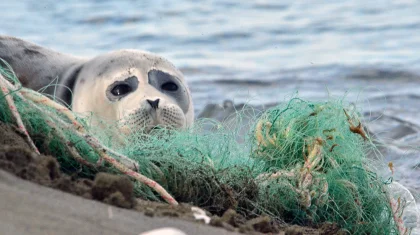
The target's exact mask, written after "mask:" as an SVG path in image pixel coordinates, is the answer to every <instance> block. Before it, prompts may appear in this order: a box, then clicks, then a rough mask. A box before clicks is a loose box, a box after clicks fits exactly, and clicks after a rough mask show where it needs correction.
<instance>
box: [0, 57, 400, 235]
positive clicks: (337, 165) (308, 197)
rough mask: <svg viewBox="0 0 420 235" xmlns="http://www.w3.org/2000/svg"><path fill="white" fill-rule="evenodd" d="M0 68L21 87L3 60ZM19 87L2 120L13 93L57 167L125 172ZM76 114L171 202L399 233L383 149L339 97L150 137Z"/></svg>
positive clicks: (1, 109) (147, 192)
mask: <svg viewBox="0 0 420 235" xmlns="http://www.w3.org/2000/svg"><path fill="white" fill-rule="evenodd" d="M0 73H1V74H2V75H3V76H4V77H5V78H7V79H8V80H9V81H12V82H13V83H14V84H18V85H17V86H18V87H20V85H19V82H18V80H17V79H16V76H15V75H14V73H13V72H12V71H11V69H10V68H9V67H8V66H7V65H6V64H4V65H3V66H2V67H1V70H0ZM20 89H24V88H19V89H17V90H14V91H9V92H5V91H3V92H2V94H1V96H0V121H2V122H4V123H11V124H14V119H13V117H12V113H11V112H10V109H9V108H8V103H7V102H6V100H5V97H6V96H7V95H9V96H13V99H14V101H15V105H16V108H17V110H18V111H19V113H20V115H21V117H22V120H23V123H24V125H25V126H26V128H27V130H28V132H29V134H30V137H31V138H32V140H33V141H34V143H35V145H36V147H37V148H38V149H39V150H40V152H41V153H44V154H49V155H52V156H55V157H56V158H57V160H58V161H59V163H60V165H61V168H62V170H63V171H64V172H67V173H71V174H75V173H77V174H78V175H79V176H80V177H89V178H93V177H94V175H95V174H96V173H97V172H101V171H106V172H111V173H115V174H122V172H121V170H119V169H117V168H116V167H115V166H113V165H112V164H109V162H106V161H102V159H101V157H100V151H99V150H98V149H95V148H93V147H92V146H91V145H89V144H88V143H87V141H86V138H82V136H80V135H78V134H76V131H75V129H74V128H70V127H69V126H71V125H70V124H71V122H72V121H71V120H70V119H69V118H68V117H67V116H66V115H63V114H62V113H60V112H58V111H57V110H56V109H53V108H51V107H49V106H46V105H42V104H39V103H38V104H36V105H34V104H35V103H33V102H32V101H28V100H25V99H23V98H22V97H21V96H19V95H18V93H19V90H20ZM37 107H38V108H37ZM245 116H246V118H245ZM245 119H247V120H248V119H251V120H252V121H251V122H245V121H242V120H245ZM77 120H78V121H79V122H80V123H82V124H83V126H84V128H85V129H86V130H87V133H88V135H92V136H96V137H97V138H98V139H99V140H100V142H101V143H102V144H103V145H105V146H107V148H109V149H112V150H114V151H115V152H117V153H120V154H123V155H125V156H128V157H129V160H130V161H128V163H127V162H126V163H125V164H126V165H130V164H133V162H134V163H135V164H134V165H133V167H134V168H135V170H136V171H138V172H140V173H141V174H142V175H144V176H146V177H148V178H150V179H153V180H154V181H156V182H157V183H159V184H160V185H161V186H162V187H163V188H164V189H166V190H167V192H168V193H169V194H171V195H172V196H173V197H174V198H175V199H176V200H177V201H178V202H186V203H191V204H193V205H196V206H200V207H202V208H205V209H207V210H209V211H210V212H212V213H215V214H222V213H223V212H224V211H226V210H227V209H234V210H236V211H237V212H238V213H240V214H242V215H244V216H246V217H247V218H253V217H256V216H258V215H262V214H266V215H269V216H271V217H272V218H273V219H276V220H278V221H281V222H287V223H291V224H299V225H310V226H316V225H319V224H322V223H324V222H332V223H337V224H338V225H339V226H340V227H341V228H343V229H346V230H348V231H349V232H350V233H351V234H397V233H398V232H397V228H396V224H395V223H394V222H393V221H394V220H393V213H392V210H391V207H390V205H389V201H388V199H387V195H386V192H385V189H384V187H385V185H386V182H384V180H383V179H381V178H380V177H379V176H378V170H379V168H382V167H384V166H383V164H381V163H380V162H381V159H380V155H379V154H375V153H376V152H377V151H376V148H375V146H374V145H373V144H372V142H371V141H370V138H369V136H368V135H367V134H366V133H365V131H364V129H363V126H362V125H361V124H360V114H359V112H358V110H357V109H356V108H355V107H354V106H352V105H350V104H348V103H346V102H345V100H342V99H330V100H328V101H325V102H311V101H306V100H303V99H300V98H298V97H294V98H292V99H290V100H289V101H287V102H284V103H282V104H280V105H278V106H276V107H274V108H271V109H270V110H267V111H265V112H264V113H261V114H254V113H252V112H251V114H250V113H249V112H241V111H239V112H238V113H237V114H236V116H235V118H234V119H233V121H232V120H231V121H230V122H217V121H214V120H208V119H202V120H197V121H196V123H195V124H194V126H193V127H192V128H190V129H188V130H168V129H156V130H153V132H152V133H148V134H146V133H143V132H142V131H137V132H135V133H132V134H130V135H122V134H118V129H117V128H116V124H115V123H108V122H105V121H103V120H100V119H98V118H97V117H93V116H89V117H86V116H84V117H78V118H77ZM92 122H95V123H96V124H95V125H89V123H92ZM232 123H234V124H235V125H232ZM359 124H360V125H359ZM104 127H106V128H104ZM244 130H246V131H245V133H244ZM85 137H86V136H85ZM69 146H70V147H72V148H75V149H76V150H77V152H78V154H79V156H80V157H81V158H82V159H77V158H75V155H74V154H72V153H71V151H69V149H71V148H70V147H69ZM372 153H373V154H372ZM369 156H370V157H369ZM114 157H115V158H116V159H117V160H119V161H122V162H124V161H127V159H121V158H118V156H114ZM135 192H136V195H137V196H138V197H140V198H144V199H148V200H154V201H161V200H162V198H161V197H160V196H159V194H157V193H156V191H154V190H152V189H151V188H150V187H148V185H146V184H143V183H139V182H136V183H135Z"/></svg>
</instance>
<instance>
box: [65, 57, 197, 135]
mask: <svg viewBox="0 0 420 235" xmlns="http://www.w3.org/2000/svg"><path fill="white" fill-rule="evenodd" d="M72 107H73V111H75V112H79V113H85V112H92V113H94V114H95V115H98V116H99V117H101V118H105V119H108V120H111V121H114V120H116V121H118V122H119V124H120V128H121V130H122V131H124V132H128V133H129V132H130V131H131V130H136V129H144V130H146V131H150V130H151V129H153V128H154V127H157V126H162V127H173V128H183V127H188V126H190V125H191V124H192V122H193V118H194V116H193V115H194V112H193V106H192V100H191V95H190V92H189V89H188V87H187V85H186V83H185V81H184V78H183V75H182V73H181V72H180V71H179V70H177V69H176V68H175V67H174V66H173V65H172V64H171V63H169V62H168V61H167V60H165V59H163V58H162V57H158V56H156V55H153V54H150V53H146V52H142V51H136V50H123V51H117V52H112V53H109V54H105V55H102V56H99V57H96V58H94V59H92V60H91V61H88V62H86V63H85V64H84V65H83V68H82V69H81V71H80V74H79V75H78V79H77V81H76V84H75V87H74V91H73V105H72Z"/></svg>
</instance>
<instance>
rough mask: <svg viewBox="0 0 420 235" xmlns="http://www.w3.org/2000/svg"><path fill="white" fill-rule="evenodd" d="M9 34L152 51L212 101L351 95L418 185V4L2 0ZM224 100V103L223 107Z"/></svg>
mask: <svg viewBox="0 0 420 235" xmlns="http://www.w3.org/2000/svg"><path fill="white" fill-rule="evenodd" d="M0 9H1V11H2V13H1V21H0V34H7V35H12V36H16V37H21V38H23V39H26V40H30V41H32V42H35V43H37V44H40V45H43V46H47V47H50V48H53V49H55V50H58V51H61V52H65V53H71V54H75V55H80V56H95V55H97V54H99V53H103V52H107V51H110V50H115V49H122V48H135V49H142V50H147V51H151V52H154V53H157V54H160V55H163V56H164V57H167V58H168V59H169V60H170V61H172V62H173V63H174V64H175V65H176V66H177V67H178V68H180V69H181V70H182V71H183V72H184V74H185V76H186V79H187V81H188V83H189V85H190V88H191V90H192V94H193V100H194V105H195V108H196V113H197V115H198V114H199V113H201V111H202V110H203V109H204V108H205V106H206V105H207V104H210V103H212V104H220V105H222V103H223V101H225V100H232V101H233V102H234V104H240V103H248V104H251V105H270V104H274V103H277V102H281V101H284V100H285V99H287V97H290V96H292V95H293V94H295V93H296V92H299V95H300V96H301V97H303V98H307V99H312V100H322V99H327V98H328V97H330V96H335V97H343V96H344V95H346V97H347V99H348V100H349V101H351V102H354V103H355V104H356V105H358V106H359V107H361V108H363V110H364V113H365V122H366V123H367V125H368V128H369V130H370V131H372V132H374V133H376V134H377V135H378V137H379V138H380V139H381V141H383V142H384V143H386V145H388V146H389V148H388V150H386V151H384V154H385V155H386V157H387V160H389V161H393V162H394V166H395V172H396V178H397V179H398V180H400V182H402V183H403V184H405V185H406V186H408V187H409V188H410V189H412V190H413V191H416V190H419V189H420V170H419V165H418V164H420V154H419V148H420V17H419V16H420V2H418V1H415V0H395V1H391V0H381V1H365V0H363V1H362V0H353V1H338V0H334V1H317V2H316V3H315V2H312V1H303V0H302V1H296V0H293V1H292V0H290V1H289V0H284V1H276V0H270V1H269V0H266V1H265V0H256V1H236V0H213V1H190V0H177V1H162V0H154V1H149V0H144V1H135V0H131V1H130V0H126V1H122V0H109V1H105V0H96V1H95V0H89V1H86V0H83V1H82V0H62V1H55V0H43V1H29V0H20V1H14V2H13V1H1V3H0ZM220 107H221V106H220Z"/></svg>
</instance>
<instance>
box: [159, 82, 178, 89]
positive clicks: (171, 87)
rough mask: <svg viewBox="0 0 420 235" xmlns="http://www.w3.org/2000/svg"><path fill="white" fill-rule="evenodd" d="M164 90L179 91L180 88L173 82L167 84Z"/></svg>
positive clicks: (164, 85)
mask: <svg viewBox="0 0 420 235" xmlns="http://www.w3.org/2000/svg"><path fill="white" fill-rule="evenodd" d="M161 88H162V90H165V91H176V90H178V86H177V85H176V84H175V83H173V82H165V83H163V84H162V86H161Z"/></svg>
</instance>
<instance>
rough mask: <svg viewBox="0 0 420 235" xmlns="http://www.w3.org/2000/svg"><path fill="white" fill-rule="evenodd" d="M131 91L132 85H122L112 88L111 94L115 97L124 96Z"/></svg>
mask: <svg viewBox="0 0 420 235" xmlns="http://www.w3.org/2000/svg"><path fill="white" fill-rule="evenodd" d="M131 91H132V89H131V86H130V85H128V84H124V83H122V84H118V85H116V86H115V87H114V88H112V90H111V93H112V94H113V95H115V96H123V95H125V94H127V93H129V92H131Z"/></svg>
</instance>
